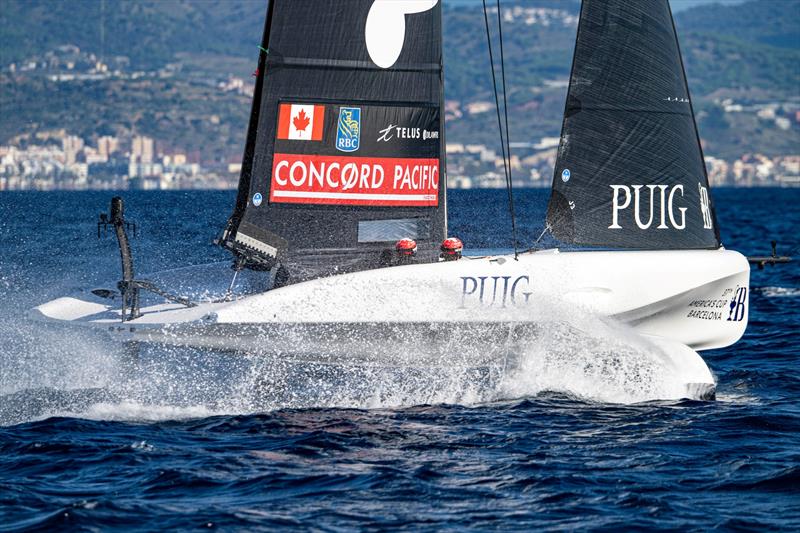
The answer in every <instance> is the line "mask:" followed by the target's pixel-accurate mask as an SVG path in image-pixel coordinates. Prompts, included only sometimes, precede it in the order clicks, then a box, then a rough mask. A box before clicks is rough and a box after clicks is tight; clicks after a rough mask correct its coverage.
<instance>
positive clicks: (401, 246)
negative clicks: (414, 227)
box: [394, 239, 417, 256]
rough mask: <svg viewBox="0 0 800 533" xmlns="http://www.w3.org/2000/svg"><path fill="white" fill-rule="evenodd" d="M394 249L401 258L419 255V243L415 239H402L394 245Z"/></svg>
mask: <svg viewBox="0 0 800 533" xmlns="http://www.w3.org/2000/svg"><path fill="white" fill-rule="evenodd" d="M394 249H395V251H397V254H398V255H401V256H406V255H414V254H415V253H417V241H415V240H414V239H400V240H399V241H397V243H396V244H395V245H394Z"/></svg>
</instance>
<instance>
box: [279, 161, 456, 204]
mask: <svg viewBox="0 0 800 533" xmlns="http://www.w3.org/2000/svg"><path fill="white" fill-rule="evenodd" d="M439 183H440V179H439V160H438V159H434V158H426V159H411V158H399V157H395V158H388V157H381V158H378V157H355V156H325V155H308V154H282V153H276V154H275V155H274V156H273V166H272V184H271V186H270V196H269V200H270V202H273V203H274V202H279V203H294V204H324V205H380V206H423V207H428V206H433V207H435V206H437V205H439Z"/></svg>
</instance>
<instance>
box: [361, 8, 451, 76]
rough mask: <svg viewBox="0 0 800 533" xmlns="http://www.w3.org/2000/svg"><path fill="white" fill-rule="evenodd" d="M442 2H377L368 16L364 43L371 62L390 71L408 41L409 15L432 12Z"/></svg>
mask: <svg viewBox="0 0 800 533" xmlns="http://www.w3.org/2000/svg"><path fill="white" fill-rule="evenodd" d="M438 3H439V0H375V1H374V2H373V3H372V7H370V9H369V13H368V14H367V23H366V26H365V27H364V40H365V41H366V43H367V52H369V57H370V59H372V62H373V63H375V64H376V65H378V66H379V67H380V68H391V67H392V65H394V64H395V63H396V62H397V60H398V58H399V57H400V53H401V52H402V51H403V45H404V44H405V40H406V15H412V14H414V13H423V12H425V11H430V10H431V9H433V8H434V7H435V6H436V4H438Z"/></svg>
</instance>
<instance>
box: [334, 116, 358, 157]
mask: <svg viewBox="0 0 800 533" xmlns="http://www.w3.org/2000/svg"><path fill="white" fill-rule="evenodd" d="M360 140H361V108H360V107H342V108H341V109H339V122H338V123H337V126H336V149H337V150H341V151H342V152H355V151H356V150H358V144H359V141H360Z"/></svg>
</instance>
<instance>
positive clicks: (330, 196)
mask: <svg viewBox="0 0 800 533" xmlns="http://www.w3.org/2000/svg"><path fill="white" fill-rule="evenodd" d="M272 196H274V197H277V198H318V199H325V200H400V201H402V200H406V201H426V202H427V201H433V200H435V199H436V195H435V194H369V193H358V192H311V191H272Z"/></svg>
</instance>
